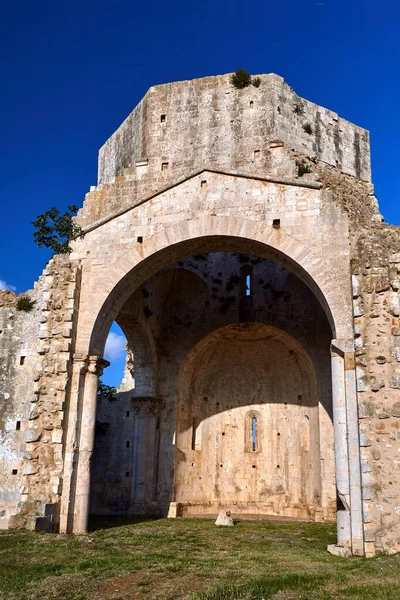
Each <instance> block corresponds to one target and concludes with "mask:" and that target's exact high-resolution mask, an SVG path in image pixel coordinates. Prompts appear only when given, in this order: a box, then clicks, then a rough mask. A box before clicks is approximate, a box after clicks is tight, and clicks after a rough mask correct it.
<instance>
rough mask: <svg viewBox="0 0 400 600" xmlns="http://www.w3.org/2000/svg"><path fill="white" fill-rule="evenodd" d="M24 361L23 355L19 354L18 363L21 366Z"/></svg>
mask: <svg viewBox="0 0 400 600" xmlns="http://www.w3.org/2000/svg"><path fill="white" fill-rule="evenodd" d="M24 362H25V356H20V359H19V364H20V365H21V366H22V365H23V364H24Z"/></svg>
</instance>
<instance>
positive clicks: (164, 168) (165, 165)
mask: <svg viewBox="0 0 400 600" xmlns="http://www.w3.org/2000/svg"><path fill="white" fill-rule="evenodd" d="M168 167H169V163H167V162H163V163H161V171H167V170H168Z"/></svg>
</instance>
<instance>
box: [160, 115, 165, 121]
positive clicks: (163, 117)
mask: <svg viewBox="0 0 400 600" xmlns="http://www.w3.org/2000/svg"><path fill="white" fill-rule="evenodd" d="M166 120H167V115H161V117H160V121H161V123H165V122H166Z"/></svg>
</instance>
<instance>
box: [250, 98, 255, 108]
mask: <svg viewBox="0 0 400 600" xmlns="http://www.w3.org/2000/svg"><path fill="white" fill-rule="evenodd" d="M250 108H254V102H253V100H250Z"/></svg>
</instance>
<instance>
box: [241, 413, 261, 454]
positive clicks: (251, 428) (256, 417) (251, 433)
mask: <svg viewBox="0 0 400 600" xmlns="http://www.w3.org/2000/svg"><path fill="white" fill-rule="evenodd" d="M260 433H261V415H260V413H258V412H257V411H254V410H252V411H250V412H248V413H247V414H246V416H245V422H244V451H245V452H260V451H261V437H260Z"/></svg>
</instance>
